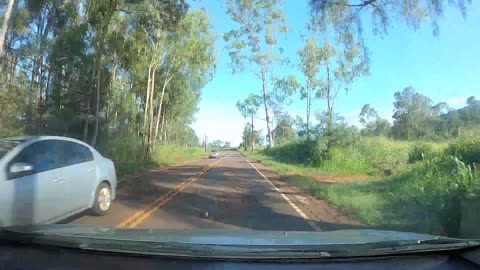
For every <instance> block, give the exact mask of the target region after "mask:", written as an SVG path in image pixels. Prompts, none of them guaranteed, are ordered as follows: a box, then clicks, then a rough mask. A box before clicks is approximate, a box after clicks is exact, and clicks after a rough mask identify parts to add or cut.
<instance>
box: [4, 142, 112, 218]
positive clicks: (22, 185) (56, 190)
mask: <svg viewBox="0 0 480 270" xmlns="http://www.w3.org/2000/svg"><path fill="white" fill-rule="evenodd" d="M116 187H117V177H116V174H115V166H114V164H113V162H112V161H111V160H109V159H107V158H104V157H103V156H102V155H101V154H100V153H98V152H97V151H96V150H95V149H94V148H92V147H91V146H89V145H88V144H86V143H84V142H81V141H79V140H75V139H71V138H67V137H57V136H32V137H15V138H7V139H0V226H11V225H24V224H43V223H54V222H58V221H60V220H63V219H66V218H67V217H70V216H72V215H74V214H77V213H80V212H82V211H84V210H86V209H90V210H91V212H92V213H93V214H95V215H104V214H106V213H107V211H108V210H109V209H110V206H111V203H112V200H114V199H115V191H116Z"/></svg>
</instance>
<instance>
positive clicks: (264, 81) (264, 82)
mask: <svg viewBox="0 0 480 270" xmlns="http://www.w3.org/2000/svg"><path fill="white" fill-rule="evenodd" d="M265 73H266V71H265V67H264V66H262V72H261V77H262V92H263V105H264V107H265V119H266V121H267V132H268V140H269V142H268V143H269V145H270V146H274V145H275V142H274V141H273V134H272V126H271V122H270V114H269V113H268V100H267V92H268V89H267V78H266V74H265Z"/></svg>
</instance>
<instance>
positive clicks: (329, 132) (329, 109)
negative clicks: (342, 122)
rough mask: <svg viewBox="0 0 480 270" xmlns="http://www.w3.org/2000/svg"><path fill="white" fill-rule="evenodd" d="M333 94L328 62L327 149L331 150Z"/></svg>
mask: <svg viewBox="0 0 480 270" xmlns="http://www.w3.org/2000/svg"><path fill="white" fill-rule="evenodd" d="M331 94H332V93H331V85H330V67H329V65H328V64H327V114H328V122H327V151H329V150H330V148H331V147H332V145H333V141H332V140H333V138H332V136H333V100H332V96H331Z"/></svg>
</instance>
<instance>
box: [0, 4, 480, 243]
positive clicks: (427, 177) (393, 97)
mask: <svg viewBox="0 0 480 270" xmlns="http://www.w3.org/2000/svg"><path fill="white" fill-rule="evenodd" d="M433 2H434V4H432V1H429V0H419V1H407V0H404V1H353V0H352V1H350V0H348V1H347V0H341V1H340V0H338V1H324V0H310V1H294V0H287V1H283V0H268V1H264V0H251V1H236V0H223V1H220V4H219V2H218V1H193V0H192V1H190V0H138V1H118V0H111V1H84V0H79V1H60V0H45V1H22V0H17V1H14V0H8V1H0V15H1V16H0V17H1V18H2V20H1V22H0V23H2V28H1V29H2V30H1V31H0V32H1V33H0V35H1V36H0V137H3V138H24V139H22V140H23V141H26V140H32V142H33V141H34V143H32V144H28V146H26V145H27V144H20V142H21V141H22V140H20V139H18V140H14V139H5V140H2V141H0V205H1V206H2V207H0V226H15V225H31V224H55V225H58V224H68V225H71V226H74V227H75V226H77V225H92V226H95V227H98V228H101V227H111V228H122V229H131V230H132V233H133V235H134V236H138V237H139V239H141V237H142V235H143V234H145V233H148V231H145V230H140V229H158V230H170V232H172V234H174V235H175V232H180V231H192V232H193V231H195V232H198V231H206V230H218V234H219V235H222V230H227V231H229V230H260V231H274V232H282V233H287V235H288V232H292V231H297V232H320V231H332V232H337V233H338V235H337V236H338V237H340V238H342V237H344V238H345V237H347V236H346V234H342V231H343V230H369V233H368V234H365V235H368V237H370V239H375V241H378V242H381V241H382V240H381V239H382V237H378V238H374V237H373V235H374V234H375V233H372V231H378V232H380V231H394V232H404V233H413V234H409V237H411V236H412V235H413V236H415V237H416V236H418V237H419V239H420V238H422V239H430V236H431V235H433V236H444V237H451V238H459V239H477V238H478V239H480V230H478V224H479V223H480V212H479V211H478V210H477V209H478V208H479V207H480V172H479V168H480V165H479V163H480V97H479V93H480V92H479V89H480V76H479V71H480V56H479V54H477V53H476V50H477V49H478V48H480V38H479V37H478V36H479V35H478V26H479V25H480V3H479V2H477V1H460V0H457V1H433ZM15 136H29V137H15ZM30 136H31V137H30ZM33 138H35V139H33ZM12 149H18V154H16V155H15V156H13V155H7V156H8V160H7V156H6V153H7V152H9V151H11V150H12ZM15 153H17V152H15ZM99 153H100V154H101V155H100V154H99ZM48 183H56V184H55V185H54V184H51V185H49V184H48ZM57 183H58V184H57ZM60 183H61V184H60ZM52 202H56V203H55V205H52ZM62 228H63V227H62ZM99 230H101V229H99ZM79 231H80V229H79ZM71 232H72V230H69V233H71ZM94 232H95V230H92V231H91V232H90V233H94ZM343 233H345V232H343ZM104 235H105V234H103V236H104ZM279 235H281V234H276V233H275V234H272V237H279ZM294 235H295V237H300V235H302V234H294ZM329 235H330V234H329ZM419 235H430V236H428V237H427V236H419ZM209 237H211V235H210V236H209ZM245 237H247V235H246V234H245ZM395 237H397V238H398V240H401V239H402V234H400V233H398V234H397V233H395V234H391V235H390V234H389V236H388V241H393V240H394V238H395ZM308 238H310V236H308V235H307V236H305V237H304V238H299V240H298V241H306V239H308ZM302 239H303V240H302ZM311 239H314V240H315V241H321V240H320V239H322V238H321V237H312V238H311ZM433 239H435V238H433ZM409 240H412V239H411V238H409ZM298 241H297V242H295V243H296V244H297V243H298ZM385 241H386V240H385ZM272 242H275V241H273V240H272ZM340 242H341V243H342V244H345V242H342V241H340ZM347 242H348V241H347Z"/></svg>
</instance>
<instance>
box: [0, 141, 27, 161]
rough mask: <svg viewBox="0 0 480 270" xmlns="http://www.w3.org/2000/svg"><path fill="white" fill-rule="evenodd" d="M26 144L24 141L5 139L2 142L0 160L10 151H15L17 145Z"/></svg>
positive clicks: (0, 143) (0, 142) (0, 144)
mask: <svg viewBox="0 0 480 270" xmlns="http://www.w3.org/2000/svg"><path fill="white" fill-rule="evenodd" d="M22 142H24V140H16V139H5V140H0V159H2V157H3V156H5V155H6V154H7V153H8V152H10V150H12V149H14V148H15V147H16V146H17V145H19V144H20V143H22Z"/></svg>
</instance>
